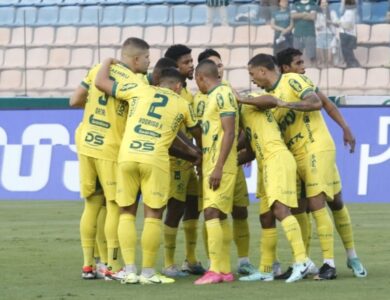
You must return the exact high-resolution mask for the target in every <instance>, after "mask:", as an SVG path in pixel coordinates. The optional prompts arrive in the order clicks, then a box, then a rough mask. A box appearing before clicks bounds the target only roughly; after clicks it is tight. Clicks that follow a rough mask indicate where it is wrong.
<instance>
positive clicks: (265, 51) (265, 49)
mask: <svg viewBox="0 0 390 300" xmlns="http://www.w3.org/2000/svg"><path fill="white" fill-rule="evenodd" d="M259 53H263V54H270V55H273V54H274V49H273V48H272V47H259V48H255V49H253V53H252V56H254V55H256V54H259Z"/></svg>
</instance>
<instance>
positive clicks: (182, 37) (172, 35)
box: [165, 26, 188, 46]
mask: <svg viewBox="0 0 390 300" xmlns="http://www.w3.org/2000/svg"><path fill="white" fill-rule="evenodd" d="M187 40H188V27H187V26H170V27H168V28H167V37H166V39H165V44H166V45H168V46H170V45H173V44H186V43H187Z"/></svg>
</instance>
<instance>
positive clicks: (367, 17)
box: [361, 1, 372, 24]
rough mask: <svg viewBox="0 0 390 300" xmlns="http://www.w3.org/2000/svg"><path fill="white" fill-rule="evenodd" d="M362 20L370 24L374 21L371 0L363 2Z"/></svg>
mask: <svg viewBox="0 0 390 300" xmlns="http://www.w3.org/2000/svg"><path fill="white" fill-rule="evenodd" d="M361 21H362V22H363V23H368V24H370V23H372V21H371V2H369V1H363V2H362V15H361Z"/></svg>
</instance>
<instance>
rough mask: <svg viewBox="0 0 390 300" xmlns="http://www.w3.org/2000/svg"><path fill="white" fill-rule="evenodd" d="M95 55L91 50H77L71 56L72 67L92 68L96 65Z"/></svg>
mask: <svg viewBox="0 0 390 300" xmlns="http://www.w3.org/2000/svg"><path fill="white" fill-rule="evenodd" d="M93 60H94V54H93V50H92V49H91V48H75V49H73V50H72V53H71V55H70V66H72V67H77V68H80V67H87V68H90V67H91V66H92V64H93V63H94V61H93Z"/></svg>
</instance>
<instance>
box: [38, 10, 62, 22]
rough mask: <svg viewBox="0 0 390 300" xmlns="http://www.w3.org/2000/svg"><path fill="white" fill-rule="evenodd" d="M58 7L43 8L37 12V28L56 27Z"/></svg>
mask: <svg viewBox="0 0 390 300" xmlns="http://www.w3.org/2000/svg"><path fill="white" fill-rule="evenodd" d="M58 11H59V8H58V6H44V7H41V8H40V9H39V10H38V18H37V21H36V25H37V26H47V25H52V26H54V25H56V24H57V21H58Z"/></svg>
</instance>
